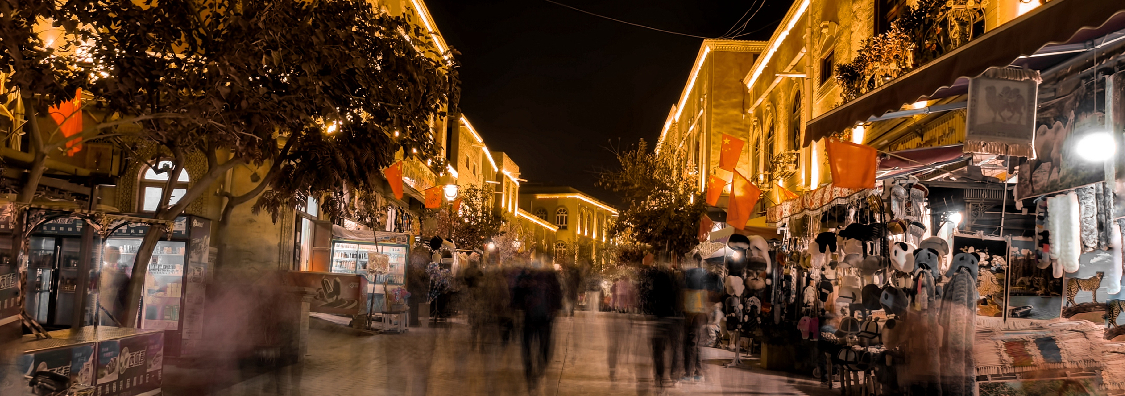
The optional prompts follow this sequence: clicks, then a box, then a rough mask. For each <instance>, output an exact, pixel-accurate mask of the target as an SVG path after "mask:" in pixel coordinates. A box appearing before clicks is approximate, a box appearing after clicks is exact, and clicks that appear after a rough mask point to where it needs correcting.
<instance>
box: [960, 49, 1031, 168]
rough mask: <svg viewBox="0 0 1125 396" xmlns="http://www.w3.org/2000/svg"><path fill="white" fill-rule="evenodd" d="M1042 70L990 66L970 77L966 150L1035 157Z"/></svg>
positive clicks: (967, 151) (969, 151) (968, 151)
mask: <svg viewBox="0 0 1125 396" xmlns="http://www.w3.org/2000/svg"><path fill="white" fill-rule="evenodd" d="M1040 81H1041V79H1040V77H1039V71H1037V70H1029V69H1014V68H989V69H988V70H985V72H984V73H983V74H981V76H980V77H976V78H973V79H971V80H969V105H968V110H967V113H968V117H967V121H966V124H967V125H966V128H965V152H966V153H982V154H994V155H1011V156H1015V157H1028V158H1035V150H1034V142H1035V110H1036V96H1037V92H1038V89H1039V82H1040Z"/></svg>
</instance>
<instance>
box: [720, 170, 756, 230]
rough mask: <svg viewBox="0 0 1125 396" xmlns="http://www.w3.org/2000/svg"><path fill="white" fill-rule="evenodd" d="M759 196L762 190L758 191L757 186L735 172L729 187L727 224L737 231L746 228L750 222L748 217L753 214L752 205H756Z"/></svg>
mask: <svg viewBox="0 0 1125 396" xmlns="http://www.w3.org/2000/svg"><path fill="white" fill-rule="evenodd" d="M761 195H762V190H760V189H758V186H755V185H754V183H751V182H750V181H749V180H746V177H743V176H742V174H741V173H738V172H735V173H734V181H732V182H731V187H730V204H729V207H728V208H727V224H730V226H732V227H734V228H736V229H739V230H741V229H743V228H746V222H747V221H750V216H751V215H753V213H754V205H756V204H757V203H758V198H760V197H761Z"/></svg>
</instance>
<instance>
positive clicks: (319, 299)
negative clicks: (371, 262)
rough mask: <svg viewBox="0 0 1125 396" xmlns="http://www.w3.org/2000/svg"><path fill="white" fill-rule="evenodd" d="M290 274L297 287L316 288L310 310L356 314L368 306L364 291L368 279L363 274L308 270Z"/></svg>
mask: <svg viewBox="0 0 1125 396" xmlns="http://www.w3.org/2000/svg"><path fill="white" fill-rule="evenodd" d="M289 275H290V277H291V278H292V280H293V283H294V284H295V285H296V286H297V287H307V288H310V289H315V290H316V296H315V297H314V298H313V301H312V303H310V304H309V311H312V312H322V313H330V314H340V315H356V314H359V313H360V312H362V311H363V310H364V309H365V308H366V307H364V306H363V305H364V299H363V297H362V295H363V293H362V291H363V290H365V289H366V283H367V280H366V279H364V277H363V276H361V275H356V274H337V273H332V272H306V271H290V272H289Z"/></svg>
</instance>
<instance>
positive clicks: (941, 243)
mask: <svg viewBox="0 0 1125 396" xmlns="http://www.w3.org/2000/svg"><path fill="white" fill-rule="evenodd" d="M918 248H919V249H933V250H934V252H937V254H938V256H941V257H945V256H948V255H949V242H946V241H945V240H944V239H941V238H940V237H936V236H934V237H929V238H926V239H924V240H922V243H919V244H918Z"/></svg>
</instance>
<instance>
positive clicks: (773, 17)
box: [426, 0, 792, 204]
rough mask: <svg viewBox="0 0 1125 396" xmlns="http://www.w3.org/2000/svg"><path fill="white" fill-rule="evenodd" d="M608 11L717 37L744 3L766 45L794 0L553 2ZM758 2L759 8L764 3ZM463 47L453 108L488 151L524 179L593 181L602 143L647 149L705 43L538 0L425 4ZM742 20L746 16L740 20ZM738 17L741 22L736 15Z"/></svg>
mask: <svg viewBox="0 0 1125 396" xmlns="http://www.w3.org/2000/svg"><path fill="white" fill-rule="evenodd" d="M556 1H558V2H560V3H563V4H567V5H570V6H573V7H577V8H581V9H583V10H586V11H590V12H594V13H597V14H601V15H605V16H608V17H612V18H616V19H620V20H624V21H628V22H633V23H637V24H642V25H647V26H651V27H655V28H660V29H664V30H671V31H676V32H681V33H687V34H692V35H696V36H704V37H718V36H722V35H723V34H724V33H726V32H727V31H728V29H730V28H731V27H732V26H733V25H735V22H736V21H738V20H739V17H741V16H742V15H743V14H744V13H745V12H746V11H747V9H750V8H751V7H753V9H751V10H750V13H753V12H754V10H755V9H758V7H759V6H762V7H761V10H760V11H759V12H758V14H757V16H755V17H754V18H753V19H752V20H751V21H750V23H749V24H747V26H746V28H745V30H743V33H751V32H753V31H755V30H757V32H756V33H751V34H749V35H747V36H744V37H741V39H751V40H768V39H769V37H770V35H771V34H772V33H773V30H774V28H775V27H776V26H777V24H778V22H779V21H780V19H781V18H782V17H783V16H784V15H785V13H786V11H788V9H789V6H790V4H791V3H792V1H791V0H750V1H733V0H726V1H722V0H719V1H715V0H556ZM762 1H765V4H764V5H763V4H762ZM426 5H427V7H429V9H430V12H431V13H432V14H433V15H432V16H433V19H434V20H435V21H436V22H437V25H438V29H439V30H441V33H442V35H443V36H444V38H445V40H446V42H447V43H449V44H450V45H451V46H452V47H453V48H455V49H456V50H458V51H460V52H461V55H460V57H459V58H458V59H459V60H460V62H461V81H462V88H463V94H462V98H461V108H462V110H463V112H464V114H465V115H466V116H467V117H468V118H469V120H470V121H471V122H472V123H473V126H474V127H475V128H476V130H477V131H478V132H480V134H481V135H482V136H483V137H484V139H485V142H486V143H487V144H488V145H489V147H490V148H491V149H492V150H493V151H503V152H505V153H507V154H508V155H509V156H511V157H512V159H513V160H515V162H516V164H518V165H519V166H520V171H521V173H522V178H524V179H527V180H528V182H527V183H524V185H525V186H542V185H568V186H572V187H574V188H577V189H579V190H582V191H585V192H587V193H589V194H591V195H593V196H595V197H598V198H600V199H603V200H606V201H608V202H610V203H614V204H617V203H619V200H618V199H617V198H616V197H615V196H614V194H613V193H610V192H607V191H604V190H601V189H598V188H596V187H595V186H594V184H595V182H596V180H597V173H598V172H599V171H601V170H604V169H609V168H610V167H612V166H614V164H615V162H616V160H615V159H614V158H613V155H612V153H611V152H610V151H609V148H610V147H618V146H625V145H629V144H632V143H635V142H636V141H637V140H638V139H640V138H644V139H645V140H647V141H649V142H650V144H655V142H656V139H657V138H658V137H659V134H660V128H661V127H662V126H663V123H664V119H665V117H666V116H667V114H668V111H669V109H671V106H672V104H673V103H675V102H676V101H677V100H679V97H680V92H681V91H682V90H683V88H684V84H686V82H687V78H688V74H689V73H690V72H691V67H692V63H693V62H694V60H695V57H696V55H697V53H698V51H699V47H700V44H701V43H702V41H703V40H702V39H699V38H692V37H684V36H678V35H673V34H668V33H661V32H656V31H652V30H648V29H644V28H639V27H634V26H630V25H626V24H623V23H618V22H613V21H609V20H605V19H601V18H598V17H595V16H591V15H587V14H583V13H581V12H578V11H575V10H572V9H568V8H565V7H562V6H559V5H555V4H552V3H549V2H546V1H543V0H499V1H474V0H428V1H427V2H426ZM747 17H749V15H747ZM743 21H745V19H743Z"/></svg>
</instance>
